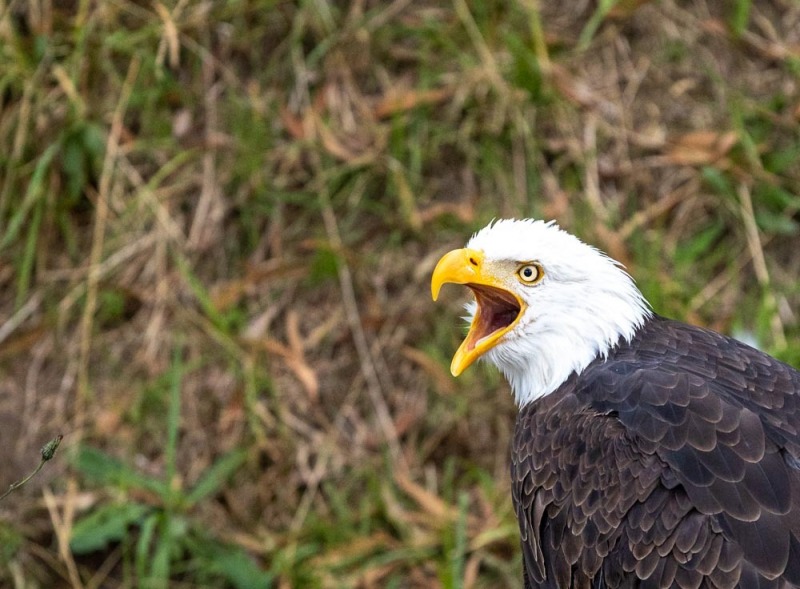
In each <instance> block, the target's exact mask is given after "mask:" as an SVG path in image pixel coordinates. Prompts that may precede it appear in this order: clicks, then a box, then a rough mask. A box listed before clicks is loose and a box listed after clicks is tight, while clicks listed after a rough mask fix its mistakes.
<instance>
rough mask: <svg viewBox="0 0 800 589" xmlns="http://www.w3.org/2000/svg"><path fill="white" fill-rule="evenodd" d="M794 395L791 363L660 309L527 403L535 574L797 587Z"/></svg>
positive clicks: (525, 517)
mask: <svg viewBox="0 0 800 589" xmlns="http://www.w3.org/2000/svg"><path fill="white" fill-rule="evenodd" d="M798 394H800V374H798V373H797V371H795V370H794V369H792V368H791V367H789V366H787V365H785V364H782V363H780V362H778V361H777V360H774V359H773V358H771V357H769V356H767V355H765V354H762V353H761V352H758V351H757V350H754V349H753V348H749V347H747V346H745V345H744V344H741V343H739V342H736V341H735V340H732V339H730V338H725V337H724V336H720V335H718V334H715V333H713V332H709V331H705V330H702V329H699V328H693V327H690V326H685V325H683V324H680V323H677V322H672V321H669V320H665V319H661V318H656V319H654V320H653V321H651V322H650V323H649V324H648V325H646V326H645V327H644V328H643V329H642V331H641V332H640V333H639V334H638V335H637V336H636V337H635V338H634V339H633V340H632V341H631V342H630V343H627V344H624V345H620V346H618V348H616V349H615V350H613V351H612V352H611V353H610V354H609V356H608V358H604V359H598V360H597V361H596V362H595V363H593V364H592V365H590V366H589V367H588V368H587V369H586V370H585V371H584V372H583V373H582V374H581V375H579V376H578V375H573V376H572V377H571V378H570V379H568V380H567V381H566V382H565V383H564V384H563V385H562V387H561V388H560V389H559V390H557V391H556V392H554V393H553V394H551V395H549V396H547V397H545V398H544V399H541V400H540V401H538V402H536V403H533V404H531V405H529V406H526V407H523V409H522V410H521V412H520V415H519V418H518V421H517V430H516V434H515V438H514V444H513V449H512V486H513V498H514V503H515V507H516V510H517V515H518V518H519V520H520V530H521V532H522V538H523V539H522V544H523V555H524V559H525V568H526V574H527V581H526V582H527V583H528V585H529V586H531V587H533V586H539V587H548V586H553V587H556V586H562V587H563V586H586V587H590V586H599V585H598V583H599V584H600V585H602V586H606V587H613V586H624V585H625V579H626V575H628V574H630V573H632V574H635V575H636V577H638V578H639V579H649V580H651V581H654V582H655V585H654V586H662V587H669V586H673V584H676V585H677V586H686V587H697V586H699V585H704V584H713V585H715V586H719V587H726V586H731V587H732V586H742V587H745V586H751V583H752V586H757V585H759V584H760V586H771V585H773V586H776V587H777V586H787V585H786V584H787V583H788V584H790V586H791V585H796V586H800V541H798V539H800V470H799V469H798V465H800V460H798V456H800V436H798V431H797V427H800V406H799V405H798V402H797V395H798ZM779 581H780V583H779ZM781 583H783V585H781Z"/></svg>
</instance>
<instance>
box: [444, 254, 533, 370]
mask: <svg viewBox="0 0 800 589" xmlns="http://www.w3.org/2000/svg"><path fill="white" fill-rule="evenodd" d="M448 282H452V283H454V284H465V285H467V286H468V287H469V288H470V289H471V290H472V291H473V293H474V294H475V299H476V301H477V303H478V309H477V311H476V312H475V316H474V317H473V318H472V323H471V324H470V327H469V332H468V333H467V337H466V338H465V339H464V341H463V342H462V343H461V345H460V346H459V348H458V350H457V351H456V353H455V355H454V356H453V361H452V363H451V364H450V372H452V374H453V376H458V375H459V374H461V373H462V372H463V371H464V370H465V369H466V368H467V367H468V366H470V365H471V364H472V363H473V362H475V360H477V359H478V358H479V357H480V356H481V355H483V354H484V353H485V352H486V351H488V350H489V349H491V348H493V347H494V346H495V345H496V344H497V343H498V342H499V340H500V338H502V337H503V336H504V335H505V334H506V333H508V332H509V331H510V330H511V329H513V328H514V326H515V325H516V324H517V323H518V322H519V318H520V317H521V316H522V313H523V311H524V310H525V303H524V302H523V301H522V299H520V298H519V297H518V296H517V295H516V294H514V293H513V292H512V291H510V290H509V289H508V287H507V286H506V284H505V283H504V282H503V281H502V280H501V279H500V278H499V277H497V276H495V275H494V274H493V273H492V272H491V271H490V270H488V269H487V268H486V264H485V261H484V255H483V252H480V251H478V250H473V249H467V248H464V249H458V250H453V251H451V252H448V253H446V254H445V255H444V256H442V258H441V259H440V260H439V263H438V264H436V268H435V269H434V270H433V275H432V276H431V296H432V297H433V300H434V301H435V300H436V299H438V298H439V291H440V290H441V288H442V286H443V285H444V284H446V283H448Z"/></svg>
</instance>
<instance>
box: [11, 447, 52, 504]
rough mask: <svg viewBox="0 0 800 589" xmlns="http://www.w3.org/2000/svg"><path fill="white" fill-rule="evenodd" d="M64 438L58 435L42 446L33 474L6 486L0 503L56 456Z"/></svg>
mask: <svg viewBox="0 0 800 589" xmlns="http://www.w3.org/2000/svg"><path fill="white" fill-rule="evenodd" d="M63 438H64V436H63V435H61V434H58V435H57V436H56V437H55V438H53V439H52V440H50V441H49V442H47V443H46V444H45V445H44V446H42V459H41V460H40V461H39V466H37V467H36V468H35V469H33V472H31V474H29V475H28V476H26V477H25V478H24V479H22V480H19V481H17V482H16V483H11V484H10V485H9V486H8V489H7V490H6V492H5V493H3V494H2V495H0V501H2V500H3V499H5V498H6V497H7V496H8V495H9V494H10V493H11V492H12V491H15V490H16V489H19V488H20V487H21V486H23V485H24V484H26V483H27V482H28V481H29V480H31V479H32V478H33V477H35V476H36V475H37V474H38V472H39V471H40V470H42V468H43V467H44V463H45V462H48V461H50V460H52V459H53V456H55V455H56V450H58V445H59V444H60V443H61V440H62V439H63Z"/></svg>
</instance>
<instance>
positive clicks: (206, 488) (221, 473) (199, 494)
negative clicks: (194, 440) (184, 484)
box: [186, 450, 247, 506]
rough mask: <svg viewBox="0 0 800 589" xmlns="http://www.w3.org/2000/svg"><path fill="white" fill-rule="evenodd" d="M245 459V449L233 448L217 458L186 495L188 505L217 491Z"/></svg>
mask: <svg viewBox="0 0 800 589" xmlns="http://www.w3.org/2000/svg"><path fill="white" fill-rule="evenodd" d="M246 459H247V452H246V451H245V450H233V451H231V452H229V453H227V454H225V455H224V456H222V457H221V458H219V459H218V460H217V461H216V462H215V463H214V464H213V465H211V467H210V468H208V469H207V470H206V471H205V472H204V473H203V474H202V476H201V477H200V479H199V480H198V481H197V484H195V486H194V487H193V488H192V490H191V491H190V492H189V493H188V495H187V496H186V500H187V502H188V503H189V506H192V505H194V504H196V503H197V502H198V501H202V500H203V499H205V498H206V497H208V496H209V495H211V494H212V493H215V492H216V491H218V490H219V489H220V488H221V487H222V486H223V485H224V484H225V483H226V482H227V481H228V479H229V478H230V477H231V476H232V475H233V473H235V472H236V471H237V470H238V469H239V467H240V466H241V465H242V464H244V461H245V460H246Z"/></svg>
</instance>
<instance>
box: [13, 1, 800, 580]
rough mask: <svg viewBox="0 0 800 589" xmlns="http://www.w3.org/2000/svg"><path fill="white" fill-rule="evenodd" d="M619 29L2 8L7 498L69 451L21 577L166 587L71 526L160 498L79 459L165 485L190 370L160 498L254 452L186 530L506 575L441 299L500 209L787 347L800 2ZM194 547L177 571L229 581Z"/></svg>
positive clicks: (493, 419)
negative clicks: (741, 20)
mask: <svg viewBox="0 0 800 589" xmlns="http://www.w3.org/2000/svg"><path fill="white" fill-rule="evenodd" d="M68 4H69V3H68ZM748 8H749V12H747V10H748ZM597 10H598V8H597V5H596V4H595V3H592V2H578V3H555V2H542V3H536V2H532V1H528V0H525V1H523V0H520V1H519V2H515V3H505V2H488V3H469V2H465V1H463V0H455V1H454V2H453V3H452V4H441V3H429V2H415V1H408V0H395V1H393V2H386V3H384V2H371V1H366V0H353V1H352V2H337V3H331V2H326V1H324V0H313V1H310V2H306V3H297V4H295V3H288V2H269V1H266V0H264V1H263V2H239V1H234V0H230V1H228V2H216V3H215V2H210V1H202V0H201V1H196V2H195V1H179V2H177V3H175V4H167V3H161V2H154V3H152V4H149V3H145V4H141V3H134V2H129V1H127V0H114V1H113V2H102V3H90V2H78V3H74V4H72V5H67V4H62V3H58V2H50V1H48V0H36V1H32V2H11V3H10V4H9V3H8V2H4V3H3V2H0V61H2V63H5V64H7V65H4V66H2V67H0V144H2V145H4V146H6V147H5V149H4V150H3V153H2V154H0V170H1V171H0V447H1V448H3V449H4V450H3V453H2V457H3V464H4V467H3V469H2V471H0V488H4V485H8V484H10V483H11V482H12V481H14V480H16V479H18V478H20V476H21V475H22V474H24V472H27V471H29V470H30V467H31V466H32V465H34V464H35V461H36V460H37V457H38V449H39V448H40V447H41V445H42V444H43V443H44V442H45V441H46V440H48V439H50V438H52V437H53V436H54V435H55V434H56V433H59V432H60V433H63V434H64V435H65V438H64V442H63V444H62V450H61V451H60V452H61V455H60V457H59V460H57V461H55V462H56V464H51V465H50V466H49V467H48V468H46V469H45V470H44V471H43V472H42V473H41V474H40V475H39V477H38V478H37V479H34V480H33V482H32V483H30V484H29V485H28V486H26V487H25V488H24V489H22V490H20V491H18V492H16V493H14V494H12V495H11V496H10V497H9V498H8V499H6V500H5V501H4V502H3V503H2V504H0V544H5V546H6V547H7V548H2V549H0V561H2V562H3V563H4V564H5V565H7V566H5V567H0V584H7V585H10V586H11V585H14V586H18V587H23V586H25V587H27V586H43V587H50V586H57V585H62V586H84V587H99V586H102V587H118V586H119V587H123V586H137V585H139V584H141V583H143V579H142V578H141V577H140V576H139V572H140V571H138V570H136V569H135V567H133V565H132V564H131V563H135V562H136V554H135V550H136V542H137V539H138V538H140V537H141V529H140V527H138V526H131V527H130V529H129V532H128V533H127V534H126V536H125V539H124V540H123V541H122V542H112V543H110V544H109V545H108V547H107V548H106V549H105V550H101V551H98V552H94V553H91V554H74V553H73V552H72V550H71V548H70V544H69V541H70V537H71V533H72V530H73V526H74V525H75V522H76V521H79V520H80V519H81V518H83V517H85V516H86V515H87V514H90V513H93V512H96V511H97V510H98V509H99V508H100V507H101V506H106V505H114V504H118V503H125V502H128V503H140V504H143V505H146V506H148V507H152V508H154V509H161V508H163V505H162V504H161V500H160V499H158V498H157V497H154V496H153V495H152V494H151V493H148V492H147V491H146V490H143V489H141V488H138V489H136V488H133V489H132V488H121V487H120V486H118V485H113V484H98V483H97V482H93V481H92V480H91V479H90V478H88V477H87V476H86V473H85V472H83V471H82V470H80V469H79V468H77V467H76V466H75V464H76V462H75V458H74V457H75V454H76V452H77V450H78V448H79V447H80V446H81V445H84V446H89V447H94V448H101V449H103V450H105V451H106V452H108V453H109V454H111V455H114V456H116V457H118V458H120V459H121V460H122V461H123V462H124V463H125V464H128V465H131V466H133V467H135V469H136V470H137V471H138V472H139V473H141V474H142V475H144V476H146V477H153V478H158V477H163V476H165V475H166V474H169V473H170V468H171V467H170V461H169V457H168V455H167V453H166V452H165V447H167V446H168V440H167V438H168V435H167V433H166V432H168V425H167V424H166V423H165V420H166V416H167V415H168V413H169V410H170V407H171V405H170V401H169V394H168V390H169V386H170V385H169V382H170V380H169V378H170V375H171V374H172V371H173V369H174V366H175V362H176V360H175V357H176V353H177V354H178V357H179V358H180V362H181V366H182V367H183V368H182V370H183V378H182V383H181V386H180V400H181V404H180V408H181V411H180V426H179V428H178V430H177V432H178V434H179V436H178V441H177V457H176V462H175V464H176V472H175V473H174V479H173V480H172V482H171V484H172V485H173V486H174V487H175V488H176V489H179V490H185V489H190V488H191V486H192V485H193V484H194V483H195V482H197V481H198V480H200V479H202V475H203V473H204V472H206V471H207V469H208V468H209V467H210V466H211V465H212V464H214V463H215V461H216V460H217V459H218V458H219V457H220V456H223V455H225V453H226V452H229V451H231V450H235V449H244V450H245V451H246V459H245V461H244V464H243V465H242V466H241V467H240V468H239V469H238V470H237V471H236V472H235V474H234V475H233V476H232V477H231V478H230V480H229V481H227V482H224V481H221V482H220V485H221V486H220V489H219V491H218V492H215V493H214V494H212V495H211V496H209V497H207V498H206V499H205V500H203V501H200V502H198V503H197V504H196V505H192V506H191V508H187V509H186V511H183V512H180V514H179V519H180V521H182V522H184V523H186V525H187V526H188V527H189V528H190V529H191V530H192V532H191V534H193V536H192V537H201V538H204V539H208V540H214V541H218V542H224V543H227V544H228V545H230V546H234V547H238V548H241V549H243V550H244V551H245V552H246V554H248V555H250V557H251V558H252V562H254V563H256V564H257V565H258V567H260V568H262V569H263V570H265V571H270V572H271V573H272V574H274V578H273V582H274V585H275V586H276V587H303V586H310V587H315V586H323V587H340V586H343V587H384V586H397V587H438V586H441V587H489V586H492V587H496V586H519V582H520V581H519V565H518V557H517V552H516V550H517V546H516V542H517V540H516V528H515V523H514V521H513V515H512V513H511V508H510V499H509V496H508V483H507V480H506V477H507V443H508V438H509V432H510V431H511V429H512V427H513V420H514V413H515V409H514V407H513V403H512V401H511V399H510V397H509V395H508V394H507V392H506V389H505V385H504V384H503V383H502V382H501V380H500V378H499V377H498V376H497V375H496V374H494V373H492V372H491V371H489V370H482V369H477V370H472V371H471V372H470V373H468V374H466V375H465V376H464V377H463V378H461V379H459V380H458V381H453V380H452V379H451V378H450V376H449V374H448V373H447V370H446V366H447V364H448V361H449V355H450V354H451V353H452V351H453V350H454V349H455V346H456V343H457V340H458V338H459V335H460V332H459V327H458V325H457V321H455V320H454V318H455V317H456V316H457V314H458V304H459V301H455V300H453V299H452V298H451V299H450V303H449V305H448V307H443V306H439V307H434V306H433V305H432V304H431V303H430V302H429V295H428V293H429V287H428V279H429V274H430V271H431V269H432V267H433V265H434V264H435V262H436V260H437V258H438V256H439V255H440V254H442V253H443V252H444V251H446V250H447V249H449V248H452V247H454V246H457V245H459V244H461V243H463V242H464V240H465V239H466V238H467V237H468V235H469V233H470V232H471V231H473V230H475V229H477V228H478V227H480V226H482V225H484V224H485V223H486V222H487V221H488V220H489V219H491V218H492V217H500V216H510V215H513V216H527V215H535V216H539V217H546V218H556V219H558V220H559V221H560V222H561V224H562V225H563V226H565V227H567V228H569V229H571V230H573V231H574V232H576V233H578V234H580V235H581V236H582V237H584V238H585V239H586V240H588V241H591V242H593V243H596V244H597V245H598V246H601V247H603V248H604V249H606V250H607V251H608V252H609V253H610V254H612V255H613V256H615V257H616V258H618V259H620V260H622V261H623V262H625V263H626V264H627V265H628V266H629V268H630V270H631V272H632V273H633V274H634V276H636V277H637V278H638V280H639V282H640V284H641V286H642V288H643V290H644V291H645V293H646V295H647V296H648V297H649V298H650V299H651V301H652V302H653V303H654V306H655V307H656V309H657V310H658V311H659V312H662V313H664V314H667V315H673V316H678V317H681V318H688V319H690V320H692V321H694V322H697V323H704V324H708V325H711V326H713V327H715V328H717V329H721V330H725V331H736V330H739V331H740V332H747V333H751V334H753V336H754V337H756V338H757V339H758V340H759V341H760V342H761V344H762V345H764V346H766V347H767V348H768V349H770V350H771V351H773V352H775V353H777V354H779V355H781V357H783V358H786V359H788V360H790V361H794V362H795V363H796V362H798V360H800V351H798V350H800V347H799V346H798V334H799V333H800V329H799V328H798V318H797V312H798V311H797V310H798V309H800V288H798V281H797V276H798V275H800V256H797V255H796V252H797V247H798V241H797V240H798V234H799V233H800V231H798V222H799V221H800V212H799V211H800V197H798V194H800V164H799V163H798V156H800V135H798V124H799V123H800V77H799V75H800V7H798V5H797V4H796V3H793V2H791V1H789V0H776V1H774V2H762V3H753V4H752V5H750V4H749V3H745V2H741V3H739V4H737V3H734V5H733V6H730V5H729V4H728V3H723V2H709V1H699V2H695V3H691V4H686V3H675V2H672V1H665V2H660V3H648V2H644V3H642V2H621V3H618V4H616V5H615V7H614V8H613V10H611V12H610V13H609V14H608V15H607V16H606V17H605V18H603V19H596V21H597V24H598V27H597V29H596V31H595V32H594V34H592V35H589V34H588V32H589V29H587V28H586V27H587V23H590V22H592V18H593V15H596V11H597ZM737 10H740V11H745V13H746V15H747V16H748V18H747V19H746V21H745V24H744V26H740V25H739V24H737V22H736V17H735V14H736V11H737ZM582 35H583V37H582ZM583 43H585V44H586V48H585V50H582V49H581V44H583ZM70 456H72V459H70ZM169 513H171V512H169ZM173 515H174V514H173ZM174 517H176V518H178V515H174ZM176 521H177V520H176ZM3 538H5V539H6V540H5V541H4V540H3ZM182 546H184V548H183V551H182V552H181V553H180V554H178V555H176V557H175V559H174V562H173V567H172V569H171V573H170V578H171V583H170V586H176V587H178V586H197V585H203V584H208V585H210V586H220V585H222V584H224V582H225V580H224V578H223V577H220V576H219V575H218V576H216V577H215V576H214V575H212V574H211V573H209V572H208V571H207V569H208V567H209V566H210V565H211V564H213V560H214V557H213V556H208V554H207V553H204V552H202V551H201V550H199V549H197V551H195V552H193V551H192V550H193V549H192V548H187V547H186V546H189V544H185V545H182ZM153 550H154V551H155V550H156V548H155V547H153ZM131 567H133V568H131ZM204 567H205V568H204ZM203 571H205V572H203ZM151 582H152V584H154V586H161V585H165V584H166V580H165V579H163V578H162V579H161V581H159V580H158V579H155V580H153V579H151ZM159 582H160V583H161V585H159ZM227 582H228V583H233V581H232V580H231V579H230V578H228V579H227ZM392 584H393V585H392Z"/></svg>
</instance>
